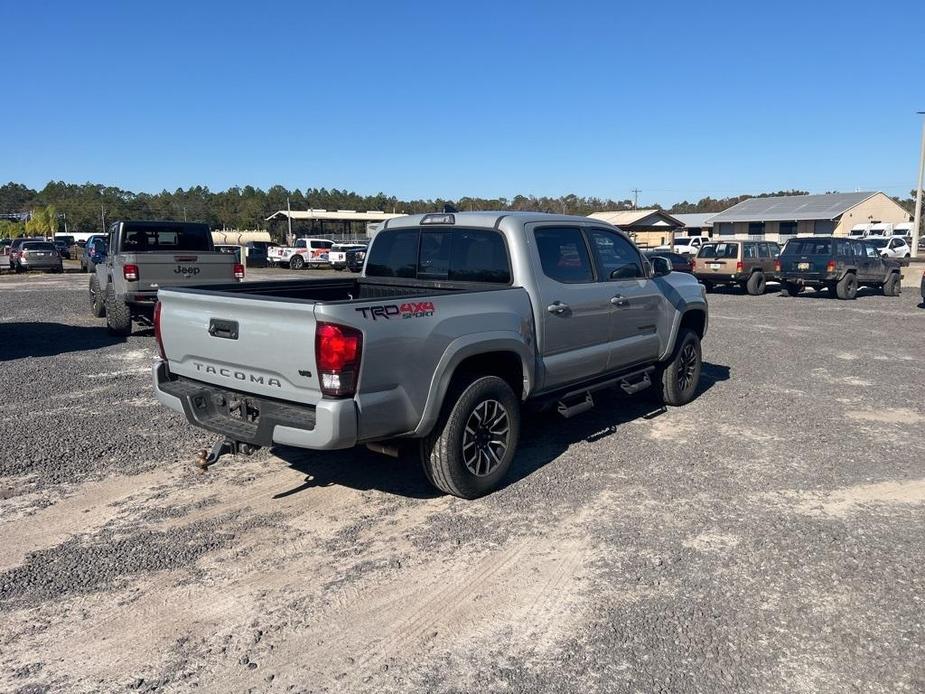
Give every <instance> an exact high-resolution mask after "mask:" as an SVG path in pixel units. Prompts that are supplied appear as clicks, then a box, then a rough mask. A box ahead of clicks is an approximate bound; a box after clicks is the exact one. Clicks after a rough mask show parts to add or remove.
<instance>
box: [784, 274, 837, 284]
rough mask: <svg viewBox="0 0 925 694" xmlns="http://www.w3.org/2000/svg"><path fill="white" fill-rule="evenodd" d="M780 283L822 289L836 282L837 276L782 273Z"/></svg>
mask: <svg viewBox="0 0 925 694" xmlns="http://www.w3.org/2000/svg"><path fill="white" fill-rule="evenodd" d="M780 280H781V282H783V283H787V284H799V285H800V286H803V287H824V286H826V285H828V284H831V283H832V282H835V281H837V280H838V275H837V274H835V273H828V272H814V273H811V274H799V275H798V274H787V273H783V274H782V275H781V278H780Z"/></svg>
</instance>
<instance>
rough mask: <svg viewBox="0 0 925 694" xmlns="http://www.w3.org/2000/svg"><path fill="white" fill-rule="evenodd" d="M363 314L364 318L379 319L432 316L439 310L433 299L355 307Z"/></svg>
mask: <svg viewBox="0 0 925 694" xmlns="http://www.w3.org/2000/svg"><path fill="white" fill-rule="evenodd" d="M354 310H356V311H359V312H360V313H362V314H363V318H366V319H369V318H372V319H373V320H378V319H380V318H385V319H386V320H391V319H392V318H402V319H404V318H430V317H431V316H433V315H434V314H435V313H436V312H437V307H436V306H434V302H432V301H421V302H408V303H404V304H385V305H383V306H361V307H360V308H357V309H354Z"/></svg>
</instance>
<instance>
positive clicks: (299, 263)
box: [289, 255, 305, 270]
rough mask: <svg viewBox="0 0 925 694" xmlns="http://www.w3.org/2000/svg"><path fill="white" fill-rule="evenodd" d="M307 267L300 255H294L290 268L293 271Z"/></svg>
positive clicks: (290, 261)
mask: <svg viewBox="0 0 925 694" xmlns="http://www.w3.org/2000/svg"><path fill="white" fill-rule="evenodd" d="M303 267H305V260H304V259H303V258H302V256H300V255H294V256H292V258H291V259H290V260H289V268H290V269H292V270H301V269H302V268H303Z"/></svg>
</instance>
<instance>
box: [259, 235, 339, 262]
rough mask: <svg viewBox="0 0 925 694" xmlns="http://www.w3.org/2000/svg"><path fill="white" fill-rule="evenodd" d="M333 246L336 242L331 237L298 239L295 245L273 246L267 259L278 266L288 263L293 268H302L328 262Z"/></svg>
mask: <svg viewBox="0 0 925 694" xmlns="http://www.w3.org/2000/svg"><path fill="white" fill-rule="evenodd" d="M332 246H334V242H333V241H331V240H330V239H313V238H302V239H296V242H295V246H276V247H275V248H271V249H270V252H269V255H268V256H267V260H269V261H270V262H271V263H273V264H274V265H276V266H277V267H278V266H280V265H287V266H289V267H290V268H291V269H293V270H301V269H302V268H304V267H305V266H306V265H307V266H312V265H324V264H326V263H327V262H328V253H329V252H330V251H331V247H332Z"/></svg>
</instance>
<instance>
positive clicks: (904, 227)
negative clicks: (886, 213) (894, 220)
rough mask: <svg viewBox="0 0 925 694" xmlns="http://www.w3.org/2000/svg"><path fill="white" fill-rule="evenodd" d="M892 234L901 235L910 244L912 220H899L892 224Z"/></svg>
mask: <svg viewBox="0 0 925 694" xmlns="http://www.w3.org/2000/svg"><path fill="white" fill-rule="evenodd" d="M893 236H902V237H903V238H904V239H906V241H908V242H909V243H910V244H911V242H912V222H900V223H899V224H894V225H893Z"/></svg>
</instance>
